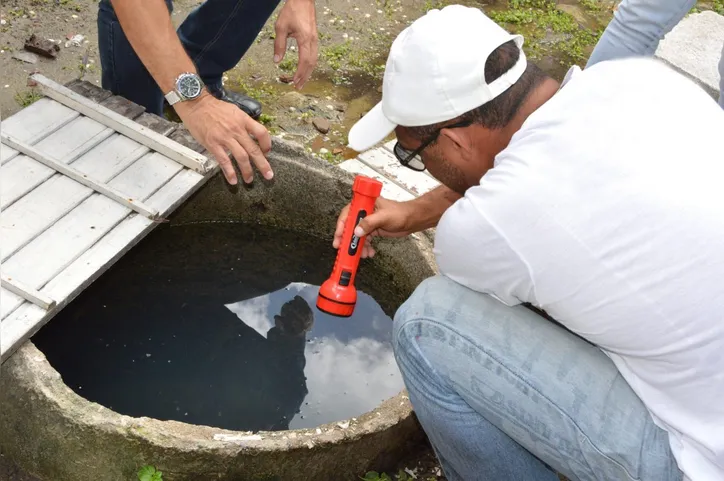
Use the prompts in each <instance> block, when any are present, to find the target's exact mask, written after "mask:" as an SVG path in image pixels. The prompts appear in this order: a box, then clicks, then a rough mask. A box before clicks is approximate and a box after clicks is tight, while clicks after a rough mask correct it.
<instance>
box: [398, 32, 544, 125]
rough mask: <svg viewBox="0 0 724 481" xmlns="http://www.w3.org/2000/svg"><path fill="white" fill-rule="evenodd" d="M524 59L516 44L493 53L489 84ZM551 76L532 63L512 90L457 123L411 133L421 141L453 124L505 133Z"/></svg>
mask: <svg viewBox="0 0 724 481" xmlns="http://www.w3.org/2000/svg"><path fill="white" fill-rule="evenodd" d="M519 58H520V49H519V48H518V46H517V45H516V44H515V42H514V41H513V40H511V41H509V42H506V43H504V44H503V45H501V46H500V47H498V48H496V49H495V50H493V52H492V53H491V54H490V55H489V56H488V60H487V61H486V62H485V81H486V82H487V83H491V82H492V81H494V80H496V79H497V78H499V77H500V76H501V75H503V74H504V73H505V72H507V71H508V70H510V69H511V68H513V66H514V65H515V63H516V62H517V61H518V59H519ZM546 78H548V76H547V75H546V74H545V73H543V71H542V70H541V69H539V68H538V67H537V66H536V65H535V64H533V63H532V62H528V64H527V66H526V69H525V72H523V75H521V76H520V78H519V79H518V81H517V82H516V83H515V84H513V85H511V86H510V87H509V88H508V90H506V91H505V92H503V93H502V94H500V95H499V96H497V97H496V98H494V99H493V100H491V101H490V102H487V103H486V104H484V105H481V106H480V107H477V108H475V109H473V110H470V111H469V112H466V113H464V114H463V115H461V116H460V117H458V118H456V119H451V120H448V121H445V122H440V123H437V124H433V125H426V126H423V127H414V128H411V129H410V131H411V132H412V134H413V135H414V136H415V137H417V138H418V139H424V138H426V137H429V136H430V135H432V134H433V133H434V132H435V131H436V130H438V129H440V128H443V127H444V126H445V125H450V124H452V123H458V122H464V121H469V122H472V123H476V124H480V125H482V126H483V127H485V128H488V129H501V128H503V127H505V126H506V125H508V124H509V123H510V122H511V120H513V117H515V115H516V114H517V113H518V110H520V107H521V105H523V102H524V101H525V100H526V99H527V98H528V95H530V93H531V92H532V91H533V90H534V89H535V88H536V87H537V86H538V85H540V84H541V83H542V82H543V80H545V79H546Z"/></svg>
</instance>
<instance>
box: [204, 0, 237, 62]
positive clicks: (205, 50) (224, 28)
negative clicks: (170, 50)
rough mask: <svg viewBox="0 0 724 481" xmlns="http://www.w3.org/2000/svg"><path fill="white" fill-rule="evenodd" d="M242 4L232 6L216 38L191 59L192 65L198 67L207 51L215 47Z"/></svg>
mask: <svg viewBox="0 0 724 481" xmlns="http://www.w3.org/2000/svg"><path fill="white" fill-rule="evenodd" d="M243 4H244V0H239V1H238V2H236V6H234V9H233V10H232V11H231V15H229V16H228V17H227V18H226V21H224V23H223V25H222V26H221V28H220V29H219V30H218V32H216V36H215V37H214V38H213V39H212V40H211V41H210V42H209V43H207V44H206V45H204V48H202V49H201V51H200V52H199V54H198V55H197V56H196V57H195V58H194V59H193V61H194V64H197V65H198V63H199V62H201V60H202V59H203V58H204V55H206V53H207V52H208V51H209V49H211V47H213V46H214V45H216V42H218V41H219V38H221V35H222V34H223V33H224V31H225V30H226V28H227V27H228V26H229V23H230V22H231V20H232V19H233V18H234V17H235V16H236V14H237V13H238V11H239V8H241V7H242V5H243Z"/></svg>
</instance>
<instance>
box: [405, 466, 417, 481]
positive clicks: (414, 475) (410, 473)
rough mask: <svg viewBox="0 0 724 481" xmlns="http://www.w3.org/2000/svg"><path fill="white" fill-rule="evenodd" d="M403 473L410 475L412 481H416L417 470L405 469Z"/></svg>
mask: <svg viewBox="0 0 724 481" xmlns="http://www.w3.org/2000/svg"><path fill="white" fill-rule="evenodd" d="M405 472H406V473H407V474H409V475H410V477H411V478H412V479H417V468H415V470H414V471H413V470H412V469H410V468H405Z"/></svg>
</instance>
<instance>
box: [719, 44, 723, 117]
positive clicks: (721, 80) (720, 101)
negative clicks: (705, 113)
mask: <svg viewBox="0 0 724 481" xmlns="http://www.w3.org/2000/svg"><path fill="white" fill-rule="evenodd" d="M719 105H720V106H721V108H723V109H724V45H722V48H721V57H719Z"/></svg>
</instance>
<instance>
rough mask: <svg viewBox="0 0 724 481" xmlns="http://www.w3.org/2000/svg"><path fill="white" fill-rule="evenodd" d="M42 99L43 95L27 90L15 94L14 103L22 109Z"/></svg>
mask: <svg viewBox="0 0 724 481" xmlns="http://www.w3.org/2000/svg"><path fill="white" fill-rule="evenodd" d="M42 98H43V95H42V94H40V93H38V92H36V91H34V90H28V91H27V92H18V93H16V94H15V101H16V102H17V103H18V104H19V105H20V106H21V107H23V108H25V107H27V106H28V105H31V104H33V103H34V102H37V101H38V100H40V99H42Z"/></svg>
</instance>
